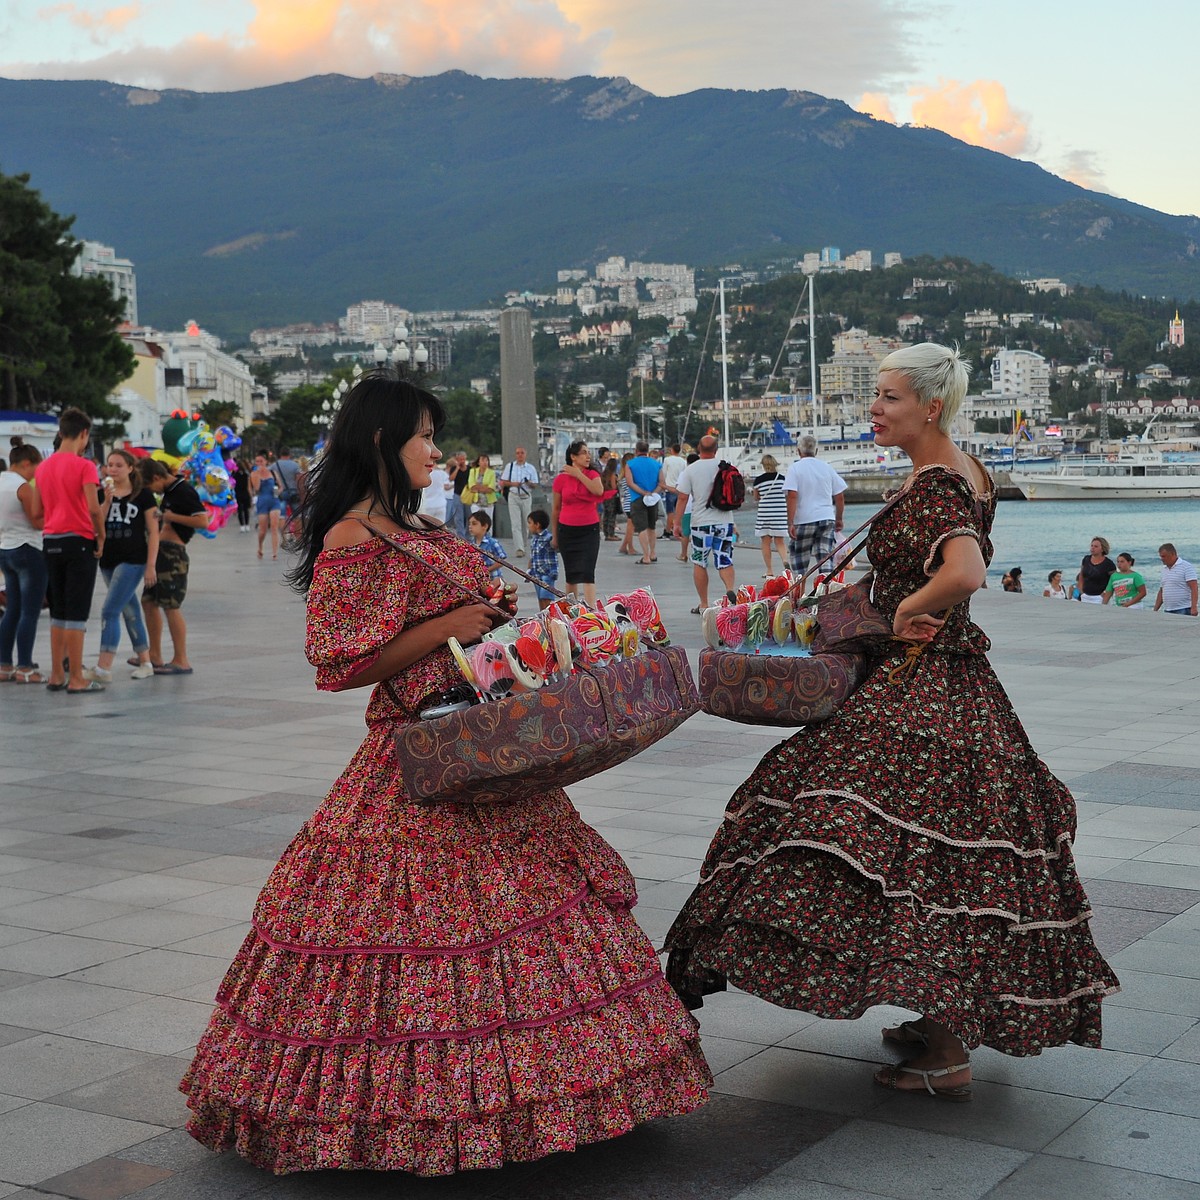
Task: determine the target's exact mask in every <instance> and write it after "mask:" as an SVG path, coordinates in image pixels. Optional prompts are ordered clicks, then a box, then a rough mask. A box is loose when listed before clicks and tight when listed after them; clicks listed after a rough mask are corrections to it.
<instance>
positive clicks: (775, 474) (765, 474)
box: [750, 454, 788, 579]
mask: <svg viewBox="0 0 1200 1200" xmlns="http://www.w3.org/2000/svg"><path fill="white" fill-rule="evenodd" d="M783 483H784V477H783V475H781V474H780V473H779V463H778V461H777V460H776V459H775V457H774V455H771V454H764V455H763V456H762V474H761V475H759V476H758V477H757V478H756V479H755V480H754V484H753V486H752V487H751V489H750V490H751V491H752V492H753V494H754V499H755V500H757V501H758V511H757V512H756V513H755V516H754V536H755V537H756V538H758V539H759V545H760V546H761V547H762V556H763V566H764V568H765V570H764V572H763V578H764V579H767V578H769V577H770V574H771V548H772V546H774V548H775V553H776V554H778V555H779V569H780V570H781V571H782V570H783V569H784V568H786V567H787V565H788V557H787V536H788V519H787V493H786V492H785V491H784V490H783Z"/></svg>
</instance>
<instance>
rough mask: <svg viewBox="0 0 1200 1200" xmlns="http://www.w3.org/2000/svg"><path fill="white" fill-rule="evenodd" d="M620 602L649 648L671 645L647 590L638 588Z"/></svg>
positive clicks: (651, 593) (656, 605)
mask: <svg viewBox="0 0 1200 1200" xmlns="http://www.w3.org/2000/svg"><path fill="white" fill-rule="evenodd" d="M614 599H616V597H614ZM621 600H622V601H623V602H624V604H625V607H626V608H627V609H628V610H629V615H630V616H631V617H632V618H633V623H634V624H635V625H636V626H637V627H638V629H639V630H640V631H641V633H642V635H643V640H644V641H645V642H647V643H648V644H649V645H651V646H669V645H670V644H671V639H670V638H669V637H668V636H667V630H666V627H665V626H664V625H663V619H662V613H661V612H660V611H659V608H658V601H657V600H655V599H654V593H653V592H652V591H651V590H650V589H649V588H638V589H637V590H636V591H634V592H630V593H629V595H627V596H622V597H621Z"/></svg>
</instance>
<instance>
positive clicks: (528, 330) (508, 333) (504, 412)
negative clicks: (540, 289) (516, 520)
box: [495, 308, 541, 537]
mask: <svg viewBox="0 0 1200 1200" xmlns="http://www.w3.org/2000/svg"><path fill="white" fill-rule="evenodd" d="M518 446H524V447H525V449H526V450H527V451H528V453H529V461H530V462H531V463H533V464H534V466H536V467H538V469H539V470H540V469H541V462H540V456H539V453H538V449H539V448H538V429H537V409H536V406H535V394H534V387H533V322H532V320H531V318H530V315H529V310H528V309H527V308H508V309H505V310H504V312H502V313H501V314H500V449H501V452H502V453H503V455H504V461H505V462H506V463H507V462H511V461H512V456H513V451H514V450H515V449H516V448H517V447H518ZM495 520H496V524H497V526H500V527H502V528H501V530H498V536H501V537H505V536H508V535H509V534H510V533H511V530H509V528H508V506H507V505H506V504H497V505H496V508H495Z"/></svg>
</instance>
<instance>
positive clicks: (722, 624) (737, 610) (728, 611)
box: [716, 604, 747, 650]
mask: <svg viewBox="0 0 1200 1200" xmlns="http://www.w3.org/2000/svg"><path fill="white" fill-rule="evenodd" d="M716 613H717V617H716V625H717V636H718V637H719V638H720V639H721V641H722V642H724V643H725V645H726V646H728V647H729V648H730V649H731V650H736V649H737V648H738V646H740V645H741V644H742V642H744V641H745V640H746V615H747V606H746V605H745V604H731V605H730V606H729V607H728V608H718V609H717V610H716Z"/></svg>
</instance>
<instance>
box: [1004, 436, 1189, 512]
mask: <svg viewBox="0 0 1200 1200" xmlns="http://www.w3.org/2000/svg"><path fill="white" fill-rule="evenodd" d="M1009 480H1010V481H1011V482H1012V484H1013V485H1014V486H1015V487H1018V488H1020V489H1021V492H1022V493H1023V494H1024V496H1025V499H1026V500H1173V499H1180V500H1188V499H1195V498H1197V497H1200V462H1177V461H1171V460H1168V459H1167V458H1166V457H1165V456H1164V455H1163V453H1162V451H1160V450H1155V449H1152V448H1151V447H1149V446H1147V445H1146V444H1144V443H1141V442H1137V443H1134V444H1132V445H1130V446H1122V447H1121V448H1120V449H1119V450H1117V451H1115V452H1114V453H1111V454H1070V455H1063V456H1062V458H1061V459H1060V460H1059V465H1058V467H1057V469H1055V470H1052V471H1036V470H1021V469H1013V470H1012V471H1010V472H1009Z"/></svg>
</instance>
